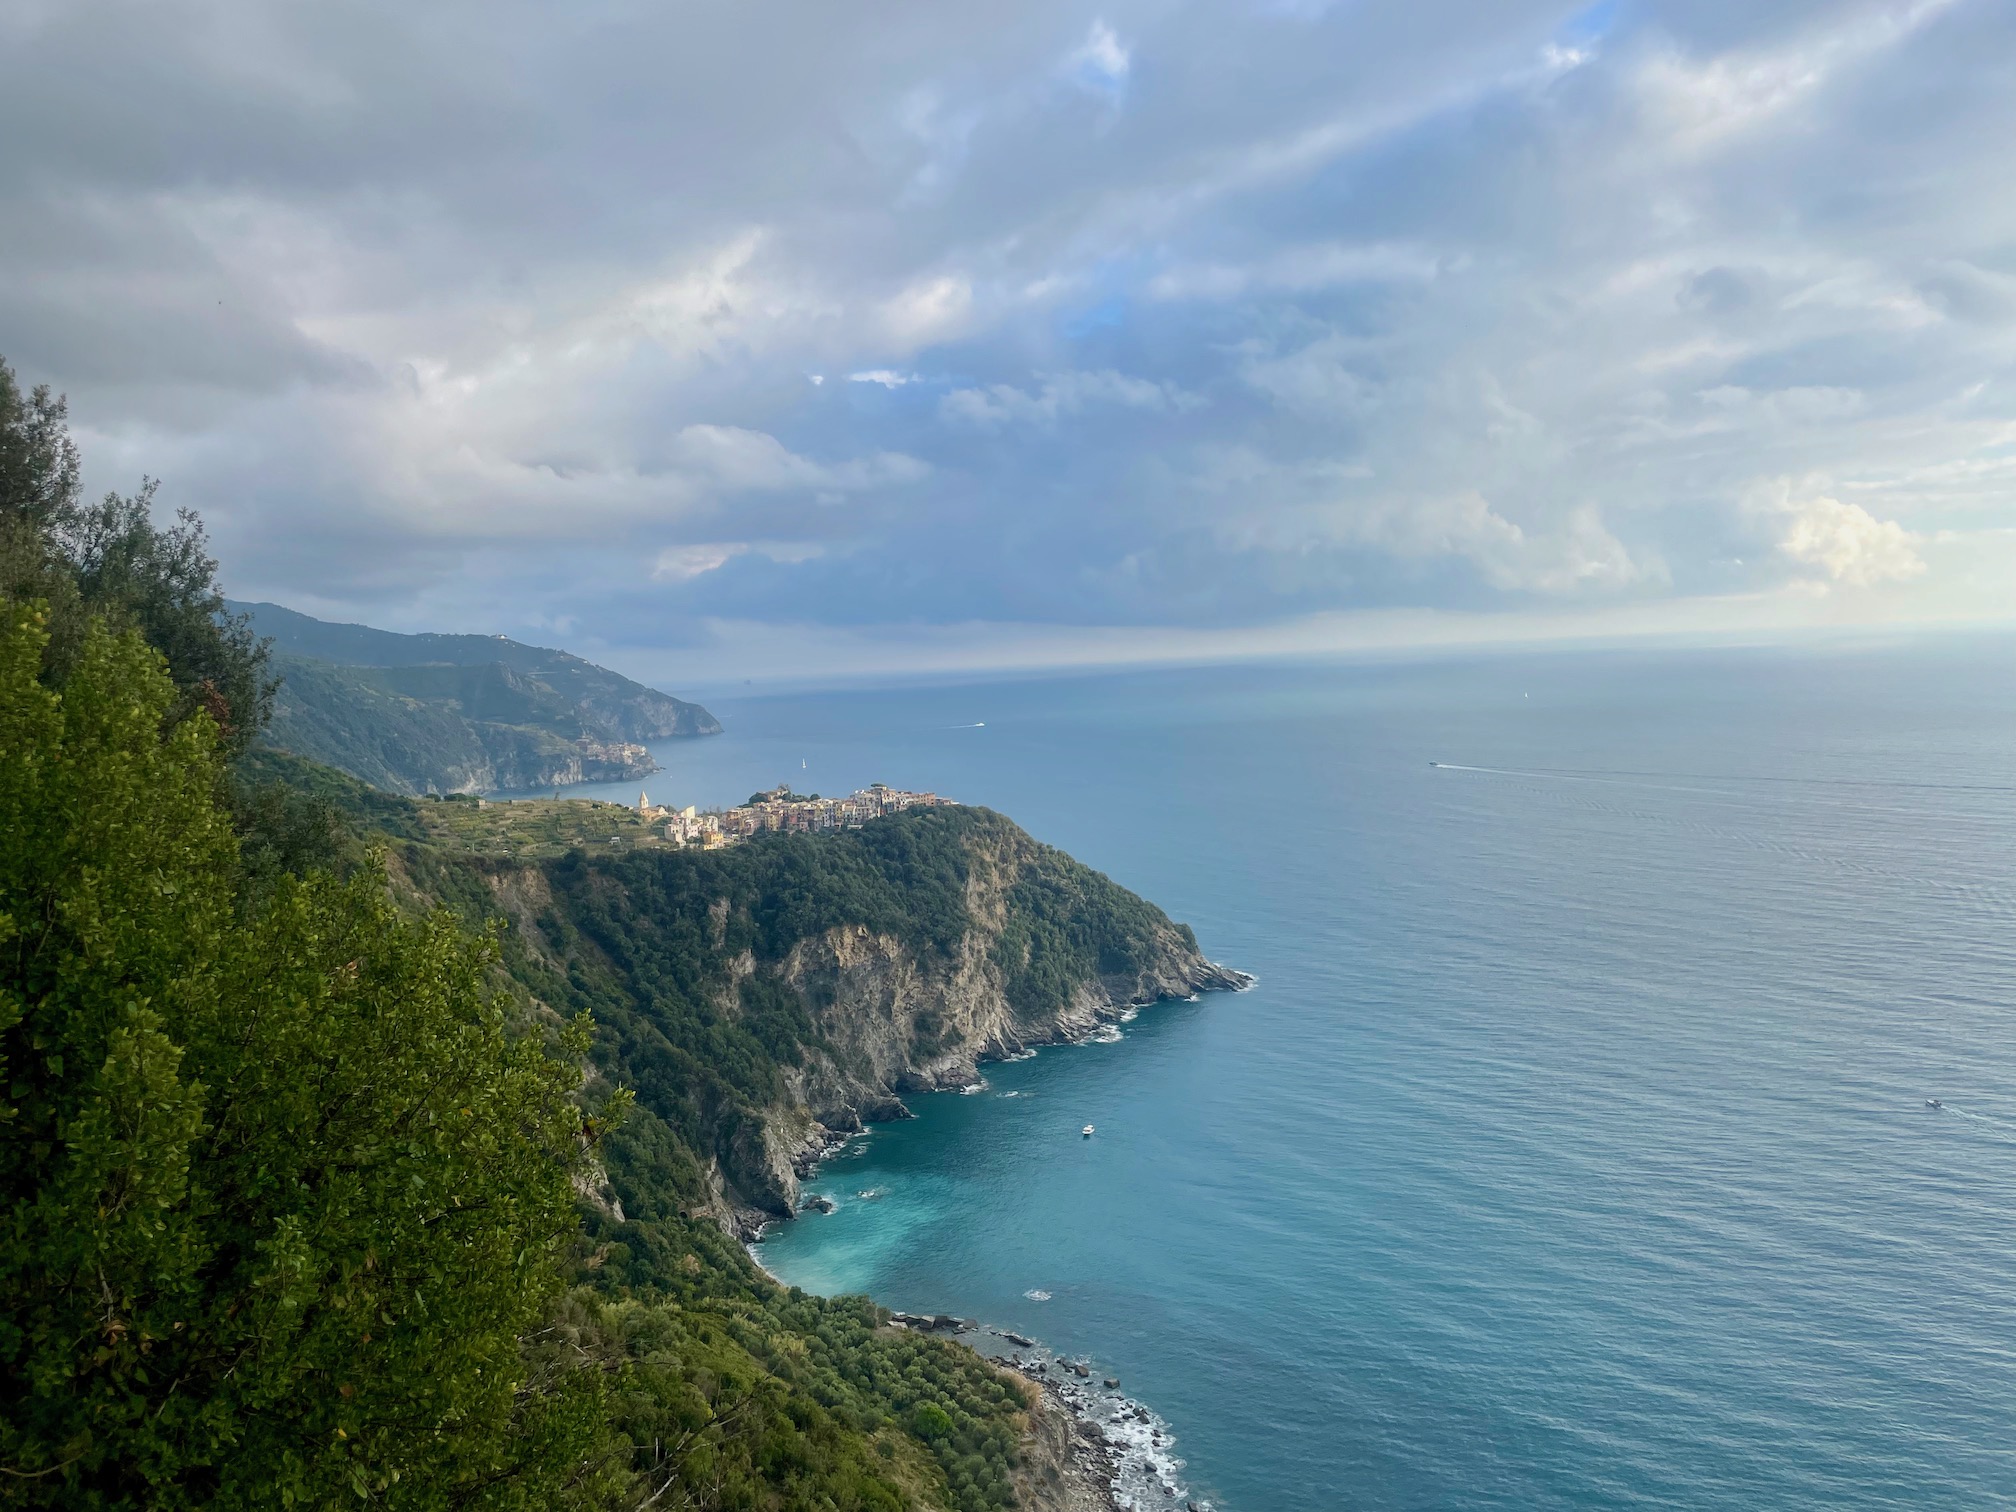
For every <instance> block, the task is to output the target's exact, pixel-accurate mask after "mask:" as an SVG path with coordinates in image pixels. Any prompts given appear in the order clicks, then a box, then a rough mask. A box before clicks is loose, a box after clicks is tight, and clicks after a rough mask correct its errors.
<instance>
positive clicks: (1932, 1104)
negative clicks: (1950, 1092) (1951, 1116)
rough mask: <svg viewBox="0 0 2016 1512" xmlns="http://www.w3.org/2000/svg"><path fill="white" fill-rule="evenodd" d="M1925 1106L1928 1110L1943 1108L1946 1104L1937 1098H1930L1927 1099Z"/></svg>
mask: <svg viewBox="0 0 2016 1512" xmlns="http://www.w3.org/2000/svg"><path fill="white" fill-rule="evenodd" d="M1925 1106H1926V1107H1928V1108H1943V1107H1945V1106H1946V1104H1944V1103H1942V1102H1941V1101H1939V1099H1938V1098H1936V1097H1928V1098H1926V1099H1925Z"/></svg>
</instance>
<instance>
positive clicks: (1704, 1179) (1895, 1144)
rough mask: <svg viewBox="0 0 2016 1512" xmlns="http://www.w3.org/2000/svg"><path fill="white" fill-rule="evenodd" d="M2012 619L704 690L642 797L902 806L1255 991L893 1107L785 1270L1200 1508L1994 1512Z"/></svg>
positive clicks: (2012, 1143)
mask: <svg viewBox="0 0 2016 1512" xmlns="http://www.w3.org/2000/svg"><path fill="white" fill-rule="evenodd" d="M2012 649H2016V648H2012V647H2011V646H2010V645H2009V644H2008V643H2007V642H1980V643H1972V644H1962V643H1947V644H1943V645H1940V646H1936V647H1932V648H1929V649H1928V648H1919V649H1897V648H1887V649H1872V650H1863V651H1856V652H1830V653H1817V652H1815V653H1798V654H1795V653H1790V652H1782V651H1780V652H1761V651H1759V652H1723V653H1695V654H1689V655H1680V654H1674V655H1646V654H1634V655H1628V656H1626V655H1608V656H1599V655H1561V656H1552V657H1535V658H1528V659H1512V658H1502V659H1496V660H1490V661H1479V662H1473V663H1455V662H1444V663H1424V664H1416V665H1383V666H1356V667H1327V668H1326V667H1285V668H1265V669H1258V670H1255V669H1250V668H1249V669H1238V670H1214V671H1204V672H1185V673H1157V674H1152V675H1129V676H1117V677H1097V678H1079V679H1061V680H1051V681H1045V682H1026V683H997V684H979V685H969V686H961V687H907V688H899V689H893V690H883V691H870V692H865V693H850V694H845V695H821V696H814V697H791V698H770V699H761V700H745V701H740V702H738V701H735V700H721V701H720V702H719V703H718V705H717V706H716V709H717V712H718V713H720V714H721V716H722V718H723V719H724V720H725V721H726V722H727V723H728V725H729V728H730V731H731V733H730V734H729V735H728V736H725V737H723V738H722V739H721V740H719V741H713V742H703V743H700V744H698V745H688V746H682V747H673V748H669V749H668V751H667V753H666V756H665V758H664V759H666V760H667V762H668V764H669V765H671V766H672V767H673V770H671V771H668V772H667V773H665V774H663V775H661V776H660V777H659V778H656V779H654V780H653V784H652V786H653V797H654V798H657V797H660V796H661V793H660V789H661V788H662V789H663V792H662V796H663V797H665V798H673V799H678V800H680V801H685V800H686V798H687V796H688V795H690V796H691V797H693V798H697V799H699V800H701V801H707V800H714V799H721V798H739V797H741V796H743V795H744V794H746V792H747V791H749V790H750V789H751V788H752V787H754V786H756V785H758V784H759V783H762V784H767V783H769V782H771V781H775V780H777V779H778V778H779V777H782V776H791V777H793V780H794V782H795V784H796V785H797V786H799V787H800V789H801V790H804V789H807V788H818V789H819V790H821V791H833V790H835V789H836V788H839V787H843V786H854V785H858V784H859V783H862V782H866V781H870V780H875V779H878V778H879V779H882V780H886V781H890V782H894V783H900V784H904V785H916V786H933V787H936V788H938V789H939V790H940V791H943V792H946V793H948V794H950V795H952V796H954V797H958V798H962V799H965V800H968V801H973V802H983V803H987V804H990V805H992V806H994V807H996V808H999V809H1001V810H1003V811H1004V812H1007V813H1009V814H1011V815H1013V816H1014V817H1015V818H1016V819H1018V820H1019V821H1021V822H1022V823H1023V824H1024V825H1025V826H1026V827H1027V828H1028V829H1030V830H1031V831H1033V832H1034V833H1035V834H1036V835H1037V836H1038V837H1039V838H1041V839H1044V840H1047V841H1050V842H1052V843H1055V844H1057V845H1061V846H1063V847H1065V848H1066V849H1068V850H1070V851H1072V852H1073V853H1074V854H1076V855H1078V856H1079V857H1081V858H1082V859H1084V860H1086V861H1088V862H1090V863H1091V864H1093V865H1096V866H1098V867H1100V868H1102V869H1104V870H1106V871H1108V872H1109V873H1111V874H1112V875H1113V876H1114V877H1116V878H1117V879H1118V880H1119V881H1121V882H1123V883H1125V884H1126V885H1128V886H1130V887H1133V888H1135V889H1136V890H1138V891H1140V892H1142V893H1144V894H1146V895H1147V896H1149V897H1151V898H1153V899H1154V900H1156V901H1157V902H1158V903H1161V904H1162V905H1163V906H1165V907H1166V908H1167V909H1168V910H1169V911H1170V912H1171V913H1172V914H1174V915H1175V916H1177V917H1179V918H1182V919H1186V920H1188V921H1190V922H1191V923H1193V924H1194V925H1195V926H1196V928H1197V931H1198V935H1199V937H1200V939H1201V941H1202V943H1203V945H1204V947H1205V949H1206V951H1207V952H1208V953H1209V954H1211V955H1212V956H1214V957H1215V958H1217V959H1220V960H1224V961H1226V962H1229V963H1230V964H1233V965H1236V966H1239V967H1241V968H1243V969H1245V970H1248V971H1251V972H1254V973H1255V974H1256V975H1257V976H1258V978H1259V985H1258V986H1257V987H1256V988H1255V989H1254V990H1253V991H1251V992H1248V993H1243V994H1239V995H1215V996H1211V997H1207V998H1205V999H1204V1000H1202V1001H1199V1002H1196V1003H1184V1004H1171V1005H1166V1006H1164V1007H1161V1008H1157V1009H1153V1010H1150V1011H1149V1012H1147V1013H1144V1014H1143V1015H1142V1016H1141V1017H1140V1018H1139V1019H1138V1020H1137V1021H1136V1022H1134V1023H1133V1024H1131V1025H1129V1026H1128V1027H1127V1030H1126V1033H1125V1035H1124V1037H1123V1038H1122V1039H1121V1040H1120V1041H1119V1042H1117V1043H1111V1044H1094V1045H1086V1046H1083V1047H1077V1048H1065V1049H1058V1050H1054V1051H1047V1052H1045V1053H1044V1054H1042V1055H1041V1056H1039V1057H1038V1058H1036V1059H1035V1060H1031V1061H1026V1062H1020V1063H1016V1064H1013V1065H1007V1066H996V1067H991V1068H989V1069H988V1080H989V1083H990V1085H989V1088H988V1090H987V1091H986V1092H985V1093H982V1094H980V1095H976V1096H959V1095H941V1096H935V1097H926V1098H921V1099H917V1100H916V1103H915V1106H916V1109H917V1112H918V1115H919V1116H918V1117H917V1119H916V1120H915V1121H913V1122H909V1123H905V1124H899V1125H893V1126H886V1127H884V1128H881V1129H878V1130H877V1131H875V1132H874V1133H873V1134H872V1135H871V1136H869V1137H868V1138H867V1139H866V1140H865V1141H863V1142H861V1143H859V1144H857V1145H856V1146H854V1147H853V1149H852V1150H850V1153H849V1155H848V1157H847V1158H846V1159H845V1160H844V1161H841V1162H837V1163H835V1164H834V1165H832V1166H830V1167H828V1168H827V1170H826V1172H825V1173H824V1175H823V1176H822V1178H821V1180H820V1183H819V1186H820V1189H822V1190H824V1191H827V1192H828V1193H830V1194H831V1195H833V1196H834V1197H836V1198H837V1199H838V1201H839V1203H840V1206H839V1208H838V1210H837V1211H836V1212H835V1213H833V1214H832V1215H830V1216H827V1217H810V1216H808V1217H807V1218H805V1219H803V1220H801V1221H800V1222H798V1223H795V1224H793V1225H790V1226H789V1227H788V1228H787V1229H786V1230H784V1231H783V1232H782V1233H780V1234H779V1235H778V1236H777V1237H775V1238H774V1239H772V1240H771V1241H770V1242H769V1243H768V1244H766V1246H765V1247H764V1255H765V1260H766V1263H768V1264H769V1265H770V1266H771V1267H772V1268H773V1269H775V1270H776V1271H778V1272H779V1273H780V1274H782V1275H783V1276H785V1277H787V1278H789V1279H791V1280H793V1281H796V1282H799V1283H800V1284H803V1285H806V1286H809V1287H814V1288H817V1289H821V1290H829V1291H837V1290H850V1291H851V1290H859V1291H866V1292H869V1293H871V1294H873V1295H874V1296H876V1297H877V1298H879V1299H880V1300H882V1301H884V1302H885V1303H888V1304H890V1305H892V1306H896V1307H901V1308H907V1309H913V1310H924V1311H947V1312H956V1313H959V1314H962V1315H966V1316H975V1317H980V1318H984V1319H986V1320H988V1321H990V1322H993V1323H996V1324H1001V1325H1005V1326H1007V1327H1010V1328H1015V1329H1020V1330H1022V1331H1024V1332H1027V1333H1030V1334H1034V1335H1037V1336H1040V1337H1041V1338H1042V1339H1043V1340H1045V1341H1046V1342H1047V1343H1050V1344H1052V1345H1054V1346H1056V1347H1057V1348H1059V1349H1061V1350H1067V1351H1071V1352H1074V1353H1083V1354H1084V1355H1086V1356H1088V1357H1089V1358H1091V1359H1093V1360H1095V1361H1097V1362H1098V1364H1099V1366H1100V1367H1101V1369H1102V1370H1103V1371H1107V1372H1111V1373H1113V1374H1116V1375H1118V1376H1120V1377H1121V1378H1122V1380H1123V1381H1124V1382H1125V1383H1126V1388H1127V1389H1128V1390H1129V1391H1130V1392H1133V1393H1134V1394H1136V1395H1138V1396H1139V1397H1141V1398H1142V1399H1143V1400H1145V1401H1147V1402H1148V1403H1150V1404H1151V1405H1152V1406H1153V1407H1154V1408H1155V1409H1156V1410H1157V1411H1158V1412H1159V1413H1160V1414H1161V1415H1162V1417H1163V1418H1165V1419H1166V1420H1167V1421H1168V1422H1169V1424H1170V1425H1171V1426H1172V1427H1173V1429H1174V1432H1175V1433H1176V1435H1177V1438H1178V1444H1177V1452H1178V1453H1179V1454H1180V1455H1181V1456H1182V1457H1183V1459H1184V1460H1185V1461H1186V1462H1187V1468H1186V1470H1185V1471H1184V1475H1185V1478H1186V1480H1187V1481H1188V1482H1189V1484H1190V1485H1191V1487H1192V1488H1193V1494H1201V1495H1208V1496H1209V1497H1210V1498H1212V1500H1213V1501H1214V1503H1215V1504H1216V1505H1218V1506H1220V1507H1222V1508H1225V1509H1230V1512H1302V1509H1308V1512H1317V1509H1323V1512H1328V1509H1333V1508H1422V1509H1427V1508H1437V1509H1447V1508H1457V1509H1499V1508H1503V1509H1513V1508H1519V1509H1534V1508H1593V1507H1688V1508H1693V1507H1702V1508H1708V1507H1716V1508H1720V1507H1740V1508H1750V1507H1760V1508H1761V1507H1770V1508H1790V1509H1805V1508H1812V1509H1820V1508H1828V1509H1842V1508H1850V1509H1854V1508H1876V1507H1892V1506H1901V1505H1907V1504H1908V1505H1911V1506H1914V1507H1924V1506H1933V1507H1940V1508H1973V1507H1983V1508H1985V1507H2001V1506H2008V1505H2010V1504H2012V1502H2016V1432H2012V1428H2016V1011H2012V1000H2016V866H2012V863H2016V656H2012ZM975 721H985V723H986V728H985V729H978V730H975V729H954V728H952V727H953V726H955V725H960V724H970V723H972V722H975ZM1431 760H1433V761H1440V762H1445V763H1452V764H1457V765H1453V766H1449V767H1441V768H1433V767H1430V765H1429V762H1430V761H1431ZM801 761H802V762H803V763H804V765H803V766H802V767H801V766H800V765H799V763H800V762H801ZM1009 1093H1014V1094H1017V1095H1015V1096H1012V1097H1011V1096H1009V1095H1007V1094H1009ZM1931 1097H1937V1098H1940V1099H1942V1100H1943V1101H1944V1103H1945V1104H1946V1108H1945V1109H1944V1110H1935V1109H1931V1108H1928V1107H1927V1106H1926V1099H1927V1098H1931ZM1087 1122H1091V1123H1095V1124H1097V1126H1098V1131H1099V1132H1098V1134H1097V1136H1096V1138H1094V1139H1093V1140H1090V1141H1086V1140H1082V1139H1080V1138H1079V1137H1078V1133H1077V1131H1078V1128H1079V1126H1080V1125H1081V1124H1084V1123H1087ZM870 1190H873V1191H879V1192H880V1193H882V1194H883V1195H881V1196H879V1197H877V1198H874V1199H862V1198H860V1197H858V1196H857V1195H856V1194H857V1193H859V1192H862V1191H870ZM1031 1293H1047V1300H1039V1299H1037V1298H1035V1297H1032V1296H1031V1295H1030V1294H1031Z"/></svg>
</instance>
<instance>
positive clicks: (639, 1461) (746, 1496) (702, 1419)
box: [560, 1220, 1024, 1512]
mask: <svg viewBox="0 0 2016 1512" xmlns="http://www.w3.org/2000/svg"><path fill="white" fill-rule="evenodd" d="M647 1230H648V1233H647V1232H646V1231H647ZM619 1231H620V1232H622V1233H624V1234H626V1235H628V1236H629V1237H631V1238H635V1239H643V1240H644V1241H645V1243H646V1245H647V1246H648V1247H649V1249H650V1251H651V1253H652V1254H653V1255H654V1256H656V1257H658V1261H657V1263H658V1264H659V1269H658V1270H657V1271H656V1272H655V1274H656V1276H657V1280H656V1281H649V1282H647V1281H642V1280H639V1281H638V1284H636V1285H634V1286H632V1287H628V1288H623V1287H617V1286H614V1285H612V1283H611V1281H610V1278H609V1271H608V1268H607V1266H608V1262H609V1261H610V1259H611V1258H612V1256H613V1255H614V1254H615V1253H616V1252H617V1251H621V1250H623V1249H624V1248H625V1246H624V1245H623V1244H621V1243H612V1242H609V1241H607V1240H605V1241H604V1243H603V1244H602V1245H600V1246H598V1248H597V1250H596V1252H595V1254H594V1256H593V1260H594V1263H595V1266H596V1269H595V1270H594V1271H592V1272H591V1274H593V1275H595V1276H596V1277H597V1278H598V1282H599V1284H598V1285H597V1286H596V1287H594V1288H592V1289H583V1290H582V1291H579V1292H577V1293H576V1295H575V1297H574V1298H573V1299H572V1307H571V1308H570V1309H569V1310H568V1311H567V1312H566V1313H564V1314H563V1318H562V1322H561V1324H560V1326H561V1327H562V1328H565V1329H569V1330H571V1333H570V1339H571V1341H572V1342H573V1343H574V1344H575V1345H576V1346H577V1347H579V1348H581V1349H583V1350H584V1351H585V1352H588V1353H590V1354H592V1355H595V1356H597V1357H600V1358H614V1359H618V1360H620V1361H621V1362H622V1369H621V1370H620V1371H619V1375H618V1385H617V1387H616V1389H615V1391H614V1392H613V1393H612V1397H611V1421H612V1424H613V1426H614V1427H615V1428H616V1430H617V1431H618V1432H619V1433H620V1434H621V1435H622V1436H623V1438H624V1439H625V1440H626V1441H627V1442H628V1443H629V1444H631V1445H632V1446H634V1447H635V1450H636V1451H637V1452H636V1453H635V1457H634V1459H633V1462H632V1470H631V1473H632V1475H633V1476H634V1477H635V1478H636V1479H635V1481H634V1482H633V1486H634V1488H635V1489H634V1492H633V1494H639V1495H648V1494H649V1492H650V1491H651V1490H653V1489H656V1488H657V1487H658V1486H660V1485H663V1484H664V1483H665V1481H666V1480H667V1479H671V1480H674V1481H675V1482H676V1483H677V1485H678V1486H679V1488H680V1490H681V1491H682V1493H683V1494H684V1495H686V1496H687V1497H689V1498H691V1499H692V1501H693V1503H694V1504H696V1505H698V1506H702V1507H710V1508H712V1507H722V1508H728V1507H736V1508H740V1507H762V1508H777V1509H790V1512H797V1509H801V1508H802V1509H805V1512H811V1509H814V1508H820V1509H824V1508H830V1507H846V1508H865V1509H881V1508H885V1507H886V1508H896V1507H909V1506H916V1505H925V1506H941V1507H953V1508H959V1509H961V1512H968V1509H970V1512H982V1509H993V1508H1002V1507H1007V1506H1010V1505H1012V1504H1013V1495H1012V1492H1011V1490H1010V1480H1011V1478H1012V1476H1013V1473H1014V1466H1015V1461H1016V1454H1017V1444H1018V1441H1019V1439H1020V1436H1021V1432H1022V1417H1021V1414H1022V1412H1023V1410H1024V1401H1023V1398H1022V1395H1021V1392H1020V1390H1019V1389H1018V1388H1017V1387H1016V1386H1015V1385H1014V1384H1013V1383H1012V1382H1010V1381H1009V1380H1008V1378H1006V1377H1004V1376H1003V1375H1002V1374H1001V1373H1000V1372H998V1371H997V1370H995V1369H994V1368H993V1367H991V1366H989V1365H988V1364H987V1363H986V1362H985V1361H983V1360H981V1359H980V1358H979V1357H978V1356H977V1355H975V1354H973V1353H972V1352H971V1351H970V1350H967V1349H965V1348H962V1347H961V1346H959V1345H957V1344H954V1343H951V1342H950V1341H948V1340H943V1339H936V1338H932V1337H931V1336H929V1335H926V1334H918V1333H912V1332H909V1331H907V1330H903V1329H899V1328H894V1327H891V1326H889V1324H888V1323H887V1320H886V1315H885V1314H884V1313H883V1312H882V1311H881V1310H880V1309H879V1308H877V1307H875V1306H874V1305H873V1304H872V1303H870V1302H868V1301H867V1300H866V1299H864V1298H860V1297H841V1298H832V1299H827V1298H821V1297H813V1296H808V1295H807V1294H805V1293H804V1292H801V1291H798V1290H796V1289H784V1288H780V1287H777V1286H776V1285H774V1284H773V1283H771V1282H770V1281H768V1280H767V1279H766V1278H764V1277H763V1276H761V1275H760V1274H759V1273H757V1272H756V1271H755V1269H754V1267H752V1266H751V1265H750V1264H749V1262H748V1261H747V1259H746V1258H744V1256H743V1255H742V1254H741V1252H740V1250H739V1248H738V1247H737V1246H735V1245H734V1244H733V1242H732V1241H730V1240H727V1239H726V1238H725V1237H724V1236H723V1235H722V1234H721V1232H720V1231H719V1230H718V1229H716V1228H714V1227H713V1226H712V1225H711V1224H706V1223H699V1222H684V1221H679V1220H673V1221H669V1222H666V1223H662V1224H654V1225H638V1224H629V1225H624V1226H621V1228H620V1230H619ZM632 1258H633V1264H632V1266H631V1274H632V1275H633V1277H637V1276H639V1275H640V1274H641V1270H640V1267H639V1266H638V1265H636V1264H635V1263H634V1257H632Z"/></svg>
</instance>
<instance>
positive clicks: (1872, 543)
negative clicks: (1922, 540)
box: [1778, 498, 1925, 588]
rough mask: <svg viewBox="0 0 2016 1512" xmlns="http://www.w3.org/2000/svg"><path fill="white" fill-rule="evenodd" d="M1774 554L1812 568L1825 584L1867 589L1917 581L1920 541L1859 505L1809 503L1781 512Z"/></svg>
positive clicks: (1922, 569) (1920, 564)
mask: <svg viewBox="0 0 2016 1512" xmlns="http://www.w3.org/2000/svg"><path fill="white" fill-rule="evenodd" d="M1784 513H1785V517H1786V518H1785V521H1784V534H1783V535H1782V536H1781V537H1780V538H1779V541H1778V549H1779V550H1780V551H1782V552H1784V553H1785V555H1786V556H1788V557H1790V558H1791V559H1792V560H1793V561H1795V562H1798V563H1800V564H1801V565H1802V566H1805V567H1808V568H1817V569H1818V570H1819V572H1820V574H1821V576H1822V577H1823V578H1824V580H1825V581H1827V582H1829V583H1840V584H1843V585H1845V586H1848V587H1857V588H1861V587H1868V586H1870V585H1872V584H1876V583H1901V582H1908V581H1909V580H1910V579H1912V578H1915V577H1919V576H1922V575H1923V574H1924V572H1925V559H1924V557H1922V556H1920V555H1919V552H1918V547H1919V538H1918V537H1916V536H1914V535H1913V534H1912V533H1911V532H1910V531H1908V530H1906V529H1905V528H1904V527H1903V526H1901V525H1899V524H1898V523H1897V522H1896V521H1895V520H1879V519H1877V518H1876V517H1875V516H1874V515H1872V514H1871V513H1869V511H1868V510H1866V509H1864V508H1862V506H1861V505H1859V504H1846V503H1843V502H1842V501H1841V500H1839V499H1830V498H1811V499H1804V500H1801V501H1800V502H1798V503H1796V504H1788V505H1787V506H1786V508H1785V511H1784Z"/></svg>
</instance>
